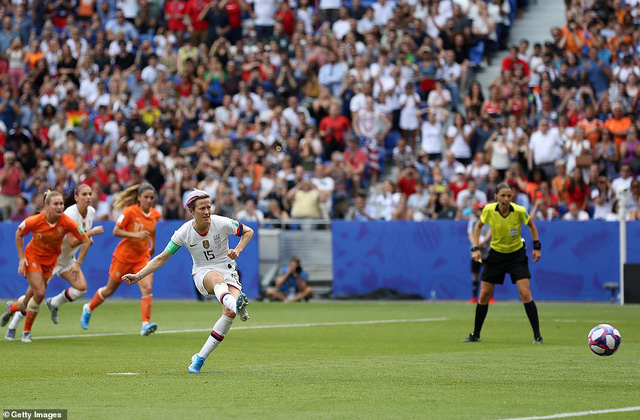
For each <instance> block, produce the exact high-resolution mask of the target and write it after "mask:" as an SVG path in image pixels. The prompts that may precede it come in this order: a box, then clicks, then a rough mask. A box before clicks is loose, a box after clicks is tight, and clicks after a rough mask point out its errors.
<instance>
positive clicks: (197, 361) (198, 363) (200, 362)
mask: <svg viewBox="0 0 640 420" xmlns="http://www.w3.org/2000/svg"><path fill="white" fill-rule="evenodd" d="M204 361H205V358H204V357H200V356H198V353H196V354H194V355H193V356H192V357H191V364H190V365H189V373H200V369H202V366H204Z"/></svg>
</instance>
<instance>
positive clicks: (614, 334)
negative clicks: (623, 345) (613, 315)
mask: <svg viewBox="0 0 640 420" xmlns="http://www.w3.org/2000/svg"><path fill="white" fill-rule="evenodd" d="M621 340H622V338H621V337H620V332H619V331H618V330H617V329H615V328H614V327H613V326H611V325H609V324H600V325H597V326H595V327H593V329H592V330H591V331H589V339H588V343H589V348H590V349H591V351H592V352H594V353H595V354H597V355H598V356H611V355H612V354H613V353H615V352H616V350H618V347H620V341H621Z"/></svg>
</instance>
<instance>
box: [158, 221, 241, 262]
mask: <svg viewBox="0 0 640 420" xmlns="http://www.w3.org/2000/svg"><path fill="white" fill-rule="evenodd" d="M229 235H236V236H240V235H242V224H241V223H239V222H237V221H235V220H233V219H229V218H228V217H222V216H217V215H211V226H210V227H209V231H208V232H207V233H206V235H200V234H199V233H198V232H196V230H195V229H194V228H193V220H190V221H188V222H186V223H185V224H183V225H182V226H180V228H179V229H178V230H176V231H175V232H174V233H173V235H172V236H171V242H173V244H175V245H173V244H172V243H171V242H169V245H167V251H168V252H170V253H171V254H175V252H176V251H177V247H181V246H184V247H186V248H187V249H188V250H189V252H190V253H191V258H192V259H193V269H192V270H191V273H192V274H193V273H195V272H196V271H198V270H200V269H202V268H219V267H221V266H224V267H225V268H233V269H235V267H236V262H235V261H234V260H232V259H231V258H229V257H228V256H227V251H228V250H229ZM176 246H177V247H176Z"/></svg>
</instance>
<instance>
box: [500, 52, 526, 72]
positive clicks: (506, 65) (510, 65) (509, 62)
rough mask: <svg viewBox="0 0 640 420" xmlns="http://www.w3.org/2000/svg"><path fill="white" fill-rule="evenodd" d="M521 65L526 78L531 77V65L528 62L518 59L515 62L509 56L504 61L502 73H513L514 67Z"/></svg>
mask: <svg viewBox="0 0 640 420" xmlns="http://www.w3.org/2000/svg"><path fill="white" fill-rule="evenodd" d="M516 64H519V65H521V66H522V71H523V72H524V75H525V77H528V76H529V64H527V62H526V61H523V60H520V59H519V58H517V59H516V60H515V61H514V60H513V59H512V58H511V56H507V57H505V58H504V59H503V60H502V71H505V70H509V71H510V72H512V73H513V67H514V66H515V65H516Z"/></svg>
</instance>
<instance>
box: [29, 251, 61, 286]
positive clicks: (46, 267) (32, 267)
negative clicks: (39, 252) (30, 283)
mask: <svg viewBox="0 0 640 420" xmlns="http://www.w3.org/2000/svg"><path fill="white" fill-rule="evenodd" d="M24 257H25V258H26V259H27V266H26V267H25V270H24V274H25V277H27V273H42V278H43V279H44V280H49V279H50V278H51V277H52V276H53V269H54V268H56V263H57V261H56V262H54V263H53V264H40V263H39V262H38V261H36V259H35V258H34V257H33V256H31V255H27V254H25V256H24Z"/></svg>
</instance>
